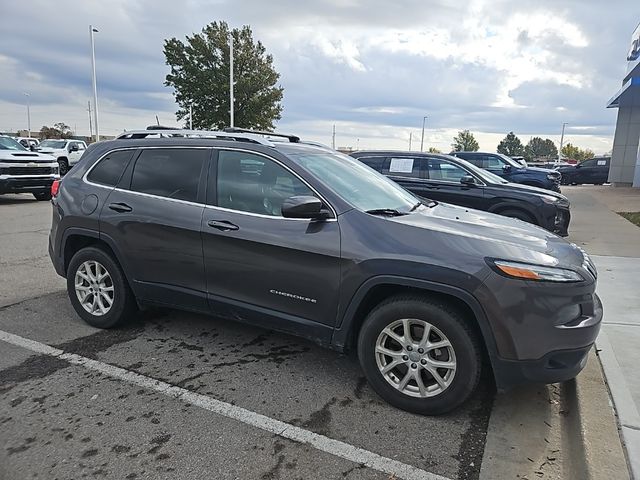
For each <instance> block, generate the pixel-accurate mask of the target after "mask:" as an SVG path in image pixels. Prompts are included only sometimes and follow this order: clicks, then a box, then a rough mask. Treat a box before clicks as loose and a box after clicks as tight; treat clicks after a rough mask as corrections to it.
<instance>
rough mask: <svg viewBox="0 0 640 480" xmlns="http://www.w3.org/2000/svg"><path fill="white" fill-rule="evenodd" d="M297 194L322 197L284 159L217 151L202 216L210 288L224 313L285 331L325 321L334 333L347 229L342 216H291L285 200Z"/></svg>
mask: <svg viewBox="0 0 640 480" xmlns="http://www.w3.org/2000/svg"><path fill="white" fill-rule="evenodd" d="M294 195H314V196H318V195H317V194H316V193H315V192H314V191H312V190H311V189H310V187H309V186H308V185H307V184H305V183H304V182H303V181H302V180H301V179H300V178H299V177H298V176H296V175H295V174H293V173H292V172H291V171H290V170H288V169H287V168H285V167H284V166H283V164H282V163H280V162H279V161H276V160H274V159H272V158H269V157H266V156H262V155H258V154H256V153H251V152H245V151H241V150H220V151H219V152H218V158H217V161H214V162H212V170H211V171H210V172H209V182H208V194H207V203H208V205H207V208H206V209H205V212H204V217H203V219H202V238H203V248H204V256H205V270H206V276H207V291H208V292H209V299H210V303H211V306H212V309H214V310H217V311H221V312H222V311H223V310H224V312H222V313H227V314H229V313H231V315H233V316H240V317H242V318H243V319H245V320H248V321H253V322H254V323H255V322H256V321H257V322H258V323H261V324H264V326H267V327H268V326H270V325H271V322H279V323H278V324H277V325H276V327H277V328H280V329H284V330H288V329H291V330H296V326H300V325H305V324H307V325H309V324H311V323H313V324H315V325H316V326H317V327H320V326H321V325H324V327H321V328H319V330H323V331H324V330H326V332H327V334H328V332H330V328H329V327H333V326H334V325H335V321H336V310H337V303H338V290H339V283H340V229H339V226H338V222H337V221H336V219H335V218H331V219H328V220H325V221H312V220H307V219H289V218H284V217H283V216H282V214H281V207H282V203H283V201H284V200H285V199H286V198H288V197H290V196H294ZM283 319H284V320H283ZM301 331H302V332H304V331H306V332H310V331H311V329H309V328H303V329H301ZM298 333H300V332H298Z"/></svg>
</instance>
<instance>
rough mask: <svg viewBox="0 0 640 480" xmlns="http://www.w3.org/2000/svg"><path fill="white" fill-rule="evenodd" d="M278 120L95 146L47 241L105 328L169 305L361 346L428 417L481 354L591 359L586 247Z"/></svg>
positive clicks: (502, 375)
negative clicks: (381, 169)
mask: <svg viewBox="0 0 640 480" xmlns="http://www.w3.org/2000/svg"><path fill="white" fill-rule="evenodd" d="M268 135H269V136H266V134H264V132H251V131H244V130H233V131H225V132H200V131H185V130H168V131H163V132H158V131H150V130H141V131H135V132H127V133H125V134H123V135H122V136H120V137H119V138H118V139H116V140H114V141H108V142H99V143H96V144H94V145H91V146H90V147H89V148H88V149H87V151H86V153H85V154H84V155H83V157H82V159H81V160H80V162H79V163H78V165H77V167H75V168H74V169H73V170H71V171H70V172H69V173H68V174H67V175H66V176H65V177H64V179H63V180H61V181H60V182H59V183H58V182H56V185H54V188H53V189H52V190H53V191H54V192H55V195H54V197H53V199H52V203H53V223H52V227H51V234H50V237H49V253H50V256H51V259H52V261H53V264H54V266H55V269H56V271H57V272H58V274H60V275H62V276H63V277H66V279H67V288H68V293H69V298H70V300H71V303H72V305H73V307H74V309H75V310H76V312H77V313H78V315H79V316H80V317H82V318H83V319H84V320H85V321H86V322H87V323H89V324H90V325H93V326H95V327H100V328H110V327H114V326H116V325H118V324H120V323H121V322H123V321H125V320H126V319H127V318H130V317H131V316H132V315H133V314H134V312H135V311H136V310H137V309H139V308H144V307H145V306H148V305H161V306H168V307H172V308H178V309H187V310H192V311H198V312H202V313H208V314H214V315H216V316H223V317H228V318H231V319H235V320H240V321H243V322H248V323H252V324H255V325H259V326H261V327H264V328H269V329H275V330H280V331H283V332H289V333H293V334H296V335H300V336H302V337H305V338H307V339H310V340H312V341H314V342H316V343H318V344H321V345H324V346H327V347H330V348H333V349H335V350H338V351H345V350H355V351H356V352H357V355H358V357H359V360H360V364H361V366H362V369H363V371H364V373H365V375H366V377H367V379H368V380H369V382H370V384H371V386H372V387H373V388H374V390H375V391H376V392H377V393H378V394H379V395H380V396H381V397H383V398H384V399H385V400H387V401H388V402H390V403H391V404H393V405H395V406H397V407H399V408H402V409H405V410H408V411H411V412H416V413H422V414H441V413H444V412H447V411H449V410H452V409H454V408H455V407H457V406H458V405H460V404H461V403H462V402H464V401H465V400H466V399H467V398H468V397H469V396H470V395H471V394H472V392H473V391H474V389H475V388H476V385H477V384H478V381H479V379H480V374H481V370H482V369H487V370H489V371H490V372H491V373H492V375H493V377H494V378H495V381H496V384H497V387H498V388H499V389H506V388H508V387H511V386H513V385H515V384H518V383H523V382H547V383H550V382H560V381H565V380H568V379H570V378H573V377H574V376H575V375H577V374H578V372H580V370H581V369H582V368H583V366H584V364H585V362H586V356H587V353H588V351H589V349H590V348H591V346H592V345H593V342H594V340H595V338H596V336H597V334H598V330H599V328H600V321H601V318H602V307H601V304H600V301H599V300H598V297H597V296H596V295H595V293H594V292H595V288H596V270H595V268H594V266H593V264H592V262H591V261H590V259H589V257H588V256H587V254H586V253H585V252H584V251H582V250H581V249H580V248H578V247H577V246H575V245H573V244H570V243H568V242H566V241H565V240H563V239H562V238H560V237H558V236H556V235H554V234H553V233H550V232H547V231H545V230H543V229H542V228H539V227H536V226H533V225H530V224H528V223H525V222H522V221H519V220H516V219H511V218H505V217H501V216H498V215H494V214H491V213H486V212H480V211H475V210H470V209H468V208H463V207H456V206H453V205H447V204H441V203H436V202H431V203H426V202H425V201H421V200H420V199H418V198H417V197H415V196H414V195H413V194H411V193H409V192H408V191H406V190H404V189H403V188H402V187H400V186H399V185H397V184H395V183H394V182H393V181H391V180H389V179H387V178H386V177H385V176H383V175H381V174H379V173H377V172H376V171H374V170H372V169H371V168H369V167H368V166H366V165H364V164H362V163H361V162H359V161H357V160H356V159H354V158H351V157H348V156H346V155H342V154H340V153H338V152H335V151H333V150H331V149H329V148H326V147H322V146H318V145H312V144H309V143H305V142H301V141H300V139H299V138H298V137H295V136H284V135H283V136H276V135H274V134H268ZM152 137H155V138H152Z"/></svg>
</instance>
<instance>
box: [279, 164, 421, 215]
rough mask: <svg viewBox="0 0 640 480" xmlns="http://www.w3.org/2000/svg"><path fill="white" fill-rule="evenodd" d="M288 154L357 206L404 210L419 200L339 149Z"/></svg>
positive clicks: (370, 208) (410, 208)
mask: <svg viewBox="0 0 640 480" xmlns="http://www.w3.org/2000/svg"><path fill="white" fill-rule="evenodd" d="M288 156H289V157H291V158H292V159H293V160H294V161H296V162H297V163H298V164H300V165H301V166H303V167H304V168H305V169H307V170H308V171H310V172H311V173H313V174H314V175H315V176H316V177H317V178H318V179H320V180H321V181H322V182H324V183H325V184H326V185H327V186H328V187H330V188H331V189H332V190H333V191H334V192H336V193H337V194H338V195H340V196H341V197H342V198H344V199H345V200H346V201H347V202H349V203H350V204H352V205H353V206H354V207H356V208H357V209H359V210H362V211H365V212H367V211H371V210H378V209H385V210H386V209H390V210H397V211H398V212H402V213H407V212H409V211H411V210H412V208H413V207H415V205H416V204H417V203H418V202H419V200H418V198H417V197H415V196H414V195H413V194H411V193H409V192H407V191H406V190H405V189H403V188H402V187H400V186H399V185H398V184H397V183H395V182H393V181H392V180H389V179H388V178H387V177H385V176H384V175H382V174H380V173H378V172H376V171H375V170H373V169H372V168H369V167H368V166H366V165H365V164H363V163H361V162H359V161H358V160H356V159H354V158H351V157H348V156H346V155H343V154H341V153H338V152H335V153H334V152H322V153H304V154H297V153H296V154H289V155H288Z"/></svg>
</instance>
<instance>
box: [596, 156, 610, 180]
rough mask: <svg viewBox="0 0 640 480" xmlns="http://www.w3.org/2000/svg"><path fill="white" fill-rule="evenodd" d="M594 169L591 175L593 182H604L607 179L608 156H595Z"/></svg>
mask: <svg viewBox="0 0 640 480" xmlns="http://www.w3.org/2000/svg"><path fill="white" fill-rule="evenodd" d="M595 160H596V167H595V168H596V171H595V173H594V176H593V180H594V182H593V183H606V182H607V181H608V180H609V163H610V162H611V159H610V158H596V159H595Z"/></svg>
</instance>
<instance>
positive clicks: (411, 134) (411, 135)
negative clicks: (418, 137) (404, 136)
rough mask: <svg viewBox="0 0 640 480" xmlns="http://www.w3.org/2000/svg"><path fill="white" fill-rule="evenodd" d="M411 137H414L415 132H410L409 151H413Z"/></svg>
mask: <svg viewBox="0 0 640 480" xmlns="http://www.w3.org/2000/svg"><path fill="white" fill-rule="evenodd" d="M411 137H413V132H409V151H411Z"/></svg>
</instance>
